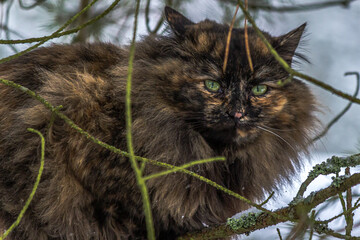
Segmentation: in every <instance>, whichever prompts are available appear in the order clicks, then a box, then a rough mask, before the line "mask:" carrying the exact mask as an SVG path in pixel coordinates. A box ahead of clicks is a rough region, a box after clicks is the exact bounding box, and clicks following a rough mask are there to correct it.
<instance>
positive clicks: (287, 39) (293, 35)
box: [273, 23, 306, 64]
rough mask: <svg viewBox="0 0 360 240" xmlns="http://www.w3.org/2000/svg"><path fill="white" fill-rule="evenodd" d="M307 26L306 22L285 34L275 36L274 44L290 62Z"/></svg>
mask: <svg viewBox="0 0 360 240" xmlns="http://www.w3.org/2000/svg"><path fill="white" fill-rule="evenodd" d="M305 27H306V23H304V24H302V25H301V26H300V27H298V28H296V29H294V30H292V31H290V32H288V33H287V34H285V35H282V36H280V37H276V38H275V43H274V44H273V45H274V47H275V50H276V51H277V52H278V53H279V54H280V56H281V57H282V58H283V59H284V60H285V61H286V62H287V63H289V64H291V62H292V59H293V57H294V54H295V51H296V48H297V47H298V45H299V42H300V39H301V36H302V34H303V33H304V30H305Z"/></svg>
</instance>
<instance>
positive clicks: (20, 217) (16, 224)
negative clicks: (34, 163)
mask: <svg viewBox="0 0 360 240" xmlns="http://www.w3.org/2000/svg"><path fill="white" fill-rule="evenodd" d="M27 130H28V131H29V132H32V133H36V134H37V135H39V137H40V139H41V156H40V168H39V171H38V175H37V177H36V181H35V184H34V187H33V188H32V190H31V193H30V195H29V197H28V199H27V200H26V202H25V205H24V207H23V208H22V209H21V211H20V214H19V215H18V217H17V219H16V220H15V222H14V223H13V224H12V225H11V226H10V228H9V229H7V230H6V231H5V232H4V234H2V235H1V236H0V240H3V239H5V238H6V237H7V236H8V235H9V234H10V233H11V232H12V231H13V230H14V228H16V227H17V226H18V225H19V224H20V221H21V219H22V218H23V216H24V214H25V212H26V210H27V209H28V207H29V206H30V203H31V201H32V199H33V197H34V195H35V193H36V190H37V188H38V186H39V183H40V179H41V175H42V172H43V170H44V161H45V160H44V159H45V139H44V136H43V135H42V134H41V133H40V132H39V131H37V130H35V129H32V128H28V129H27Z"/></svg>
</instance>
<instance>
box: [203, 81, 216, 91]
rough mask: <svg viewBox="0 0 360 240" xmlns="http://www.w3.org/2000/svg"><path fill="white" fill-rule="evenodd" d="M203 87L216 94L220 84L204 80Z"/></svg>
mask: <svg viewBox="0 0 360 240" xmlns="http://www.w3.org/2000/svg"><path fill="white" fill-rule="evenodd" d="M205 87H206V88H207V89H208V90H209V91H211V92H217V91H219V89H220V84H219V83H218V82H216V81H212V80H205Z"/></svg>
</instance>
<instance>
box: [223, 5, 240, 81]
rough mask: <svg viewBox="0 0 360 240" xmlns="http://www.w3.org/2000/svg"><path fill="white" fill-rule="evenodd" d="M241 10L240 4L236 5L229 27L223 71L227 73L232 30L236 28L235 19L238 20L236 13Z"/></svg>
mask: <svg viewBox="0 0 360 240" xmlns="http://www.w3.org/2000/svg"><path fill="white" fill-rule="evenodd" d="M238 10H239V5H237V6H236V10H235V14H234V17H233V19H232V21H231V24H230V27H229V33H228V35H227V39H226V47H225V57H224V64H223V73H224V74H225V71H226V65H227V62H228V58H229V49H230V41H231V33H232V30H233V28H234V24H235V20H236V14H237V12H238Z"/></svg>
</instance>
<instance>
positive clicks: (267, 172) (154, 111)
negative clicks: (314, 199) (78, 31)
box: [0, 7, 315, 240]
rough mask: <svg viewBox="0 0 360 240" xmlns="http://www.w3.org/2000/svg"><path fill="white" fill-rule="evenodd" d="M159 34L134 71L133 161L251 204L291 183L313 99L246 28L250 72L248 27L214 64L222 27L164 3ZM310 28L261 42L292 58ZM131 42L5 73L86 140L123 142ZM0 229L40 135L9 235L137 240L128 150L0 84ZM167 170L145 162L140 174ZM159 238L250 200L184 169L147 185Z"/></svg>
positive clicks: (40, 56)
mask: <svg viewBox="0 0 360 240" xmlns="http://www.w3.org/2000/svg"><path fill="white" fill-rule="evenodd" d="M165 16H166V19H167V21H168V23H169V25H170V27H171V29H172V32H171V33H170V34H169V35H168V36H149V37H146V38H144V39H143V40H142V41H140V42H138V43H137V45H136V55H135V61H134V76H133V92H132V103H133V140H134V147H135V152H136V154H137V155H139V156H143V157H147V158H150V159H155V160H158V161H162V162H167V163H170V164H173V165H181V164H184V163H187V162H190V161H193V160H197V159H203V158H209V157H214V156H225V157H226V158H227V160H226V162H216V163H208V164H204V165H198V166H196V167H193V168H191V170H192V171H195V172H197V173H199V174H201V175H203V176H205V177H207V178H209V179H211V180H213V181H215V182H216V183H218V184H221V185H222V186H225V187H227V188H229V189H231V190H233V191H235V192H237V193H239V194H241V195H243V196H245V197H247V198H249V199H251V200H254V201H256V200H260V199H261V198H263V196H264V193H267V192H269V191H272V190H274V189H276V188H277V186H279V184H281V183H282V182H283V181H284V180H288V179H289V177H291V175H292V174H294V172H295V171H296V169H297V168H298V167H299V154H300V153H301V152H303V151H305V150H306V147H307V145H308V140H307V139H308V137H307V136H308V134H309V129H311V127H312V125H313V122H314V116H313V111H314V109H315V104H314V103H315V101H314V98H313V96H312V94H311V93H310V91H309V89H308V88H307V86H306V85H305V84H304V83H302V82H300V81H298V80H296V79H293V80H292V81H291V82H290V83H288V84H286V85H285V86H283V87H280V86H278V85H277V84H276V82H277V81H278V80H281V79H286V78H288V74H287V72H286V71H284V70H283V69H282V67H281V66H280V65H279V64H278V63H277V61H276V60H275V59H274V58H273V57H272V56H271V54H270V53H269V52H268V50H267V49H266V47H265V46H264V45H263V43H262V42H261V41H260V39H259V38H258V37H257V36H256V34H255V33H254V31H253V30H252V29H251V28H249V43H250V50H251V56H252V60H253V63H254V70H255V71H254V74H252V73H251V71H250V69H249V66H248V61H247V59H246V53H245V47H244V30H243V29H234V30H233V32H232V40H231V44H230V55H229V61H228V64H227V68H226V72H225V73H223V72H222V67H223V62H224V53H225V45H226V38H227V34H228V30H229V26H228V25H223V24H218V23H215V22H213V21H210V20H205V21H202V22H200V23H197V24H195V23H193V22H191V21H190V20H188V19H187V18H185V17H184V16H182V15H181V14H180V13H178V12H176V11H175V10H173V9H171V8H168V7H167V8H165ZM304 28H305V25H302V26H300V27H299V28H297V29H295V30H293V31H291V32H289V33H288V34H285V35H283V36H280V37H272V36H270V35H269V34H266V33H264V34H265V35H266V37H267V38H268V39H269V41H270V42H271V43H272V45H273V46H274V47H275V48H276V50H277V51H278V52H279V54H280V55H281V56H282V57H283V58H284V59H285V60H286V61H287V62H288V63H291V62H292V59H293V56H294V53H295V50H296V48H297V46H298V43H299V40H300V38H301V35H302V33H303V30H304ZM128 53H129V49H128V47H124V48H119V47H117V46H114V45H112V44H107V43H94V44H84V45H52V46H50V47H45V48H39V49H36V50H34V51H32V52H30V53H28V54H25V55H23V56H21V57H19V58H17V59H15V60H12V61H10V62H7V63H4V64H2V65H0V77H1V78H4V79H8V80H12V81H14V82H16V83H19V84H22V85H23V86H25V87H27V88H29V89H31V90H33V91H35V92H37V93H38V94H39V95H41V96H43V97H44V98H45V99H47V100H48V101H49V102H50V103H52V104H53V105H54V106H58V105H63V108H62V109H61V112H62V113H64V114H65V115H67V116H68V117H69V118H71V119H72V120H73V121H74V122H75V123H77V124H78V125H79V126H80V127H82V128H83V129H85V130H87V131H88V132H90V133H91V134H93V135H94V136H95V137H97V138H99V139H101V140H103V141H105V142H107V143H108V144H111V145H114V146H116V147H119V148H121V149H124V150H126V146H127V145H126V137H125V120H124V116H125V113H124V101H125V85H126V76H127V65H128ZM0 96H1V97H0V161H1V163H0V204H1V205H0V224H2V225H3V226H2V229H5V228H8V227H9V226H10V224H11V223H12V222H13V221H14V220H15V219H16V217H17V215H18V214H19V212H20V210H21V208H22V207H23V205H24V201H25V200H26V199H27V197H28V195H29V193H30V190H31V188H32V187H33V183H34V181H35V178H36V175H37V173H38V167H39V150H40V147H39V146H40V140H39V137H38V136H37V135H36V134H33V133H29V132H27V131H26V128H28V127H31V128H34V129H38V130H41V131H42V132H43V134H45V137H46V144H47V145H46V159H45V169H44V174H43V177H42V180H41V183H40V185H39V189H38V191H37V192H36V194H35V197H34V199H33V201H32V203H31V205H30V207H29V209H28V211H27V212H26V214H25V216H24V218H23V219H22V221H21V223H20V225H19V227H17V228H16V229H15V230H14V232H13V233H12V235H11V239H16V240H21V239H39V240H42V239H80V240H82V239H145V238H146V227H145V221H144V216H143V212H142V211H143V208H142V201H141V197H140V193H139V190H138V187H137V185H136V181H135V177H134V173H133V171H132V169H131V167H130V163H129V161H128V159H127V158H125V157H121V156H119V155H116V154H114V153H112V152H110V151H108V150H106V149H104V148H102V147H99V146H97V145H96V144H94V143H92V142H90V141H89V140H87V139H86V138H85V137H83V136H82V135H80V134H79V133H77V132H76V131H75V130H73V129H71V128H70V127H69V126H68V125H67V124H66V123H65V122H64V121H63V120H61V119H58V118H57V119H56V120H55V122H54V124H53V125H52V126H51V128H50V129H48V126H49V122H50V119H51V117H52V114H51V112H50V111H48V110H47V109H45V107H44V106H43V105H42V104H41V103H40V102H38V101H36V100H34V99H32V98H30V97H29V96H27V95H25V94H23V93H21V92H19V91H18V90H15V89H12V88H10V87H7V86H5V85H0ZM161 170H163V169H162V168H159V167H154V166H151V165H149V164H148V165H146V168H145V174H146V175H148V174H151V173H154V172H157V171H161ZM147 186H148V188H149V193H150V198H151V204H152V212H153V215H154V223H155V228H156V229H155V230H156V234H157V238H158V239H175V238H176V237H177V236H180V235H181V234H184V233H186V232H188V231H194V230H197V229H201V228H203V227H204V225H205V224H206V225H213V224H218V223H223V222H224V221H226V219H227V218H228V217H231V216H232V215H234V214H235V213H237V212H239V211H242V210H244V209H246V208H248V206H247V205H246V204H244V203H243V202H241V201H240V200H238V199H235V198H234V197H231V196H229V195H227V194H225V193H223V192H220V191H218V190H216V189H215V188H213V187H211V186H208V185H207V184H205V183H204V182H201V181H199V180H197V179H195V178H193V177H191V176H188V175H185V174H182V173H176V174H171V175H167V176H163V177H160V178H156V179H152V180H149V181H147Z"/></svg>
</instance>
